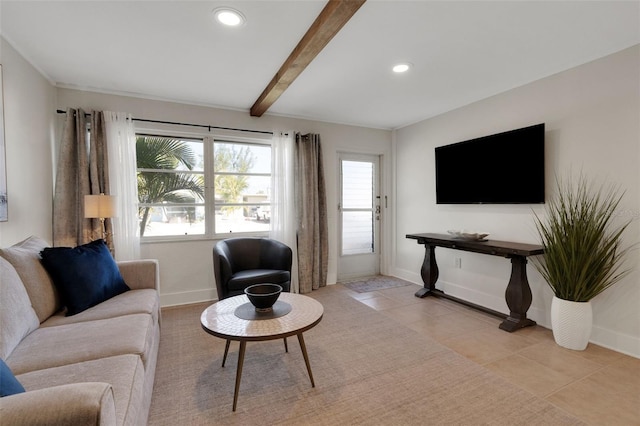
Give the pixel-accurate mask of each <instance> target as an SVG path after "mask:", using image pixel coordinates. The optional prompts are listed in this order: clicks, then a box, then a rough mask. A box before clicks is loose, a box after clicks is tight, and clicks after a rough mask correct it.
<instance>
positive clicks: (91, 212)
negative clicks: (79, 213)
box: [84, 194, 116, 219]
mask: <svg viewBox="0 0 640 426" xmlns="http://www.w3.org/2000/svg"><path fill="white" fill-rule="evenodd" d="M115 198H116V197H115V196H113V195H104V194H100V195H85V196H84V217H86V218H99V219H102V218H105V217H114V216H115V210H116V209H115V204H116V203H115V201H116V200H115Z"/></svg>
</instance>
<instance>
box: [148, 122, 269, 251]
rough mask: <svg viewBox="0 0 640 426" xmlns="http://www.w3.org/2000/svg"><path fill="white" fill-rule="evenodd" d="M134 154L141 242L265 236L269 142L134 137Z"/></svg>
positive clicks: (208, 138) (267, 219)
mask: <svg viewBox="0 0 640 426" xmlns="http://www.w3.org/2000/svg"><path fill="white" fill-rule="evenodd" d="M136 151H137V160H138V197H139V221H140V231H141V236H142V237H148V238H153V237H162V238H167V237H169V238H178V236H179V237H180V238H181V239H184V238H191V237H195V238H197V237H213V236H216V235H220V234H224V235H227V236H228V235H229V233H265V232H268V231H269V224H270V219H271V215H270V202H271V200H270V193H271V145H270V144H269V143H267V142H264V143H256V142H249V141H235V140H233V141H231V140H218V139H214V138H211V137H203V138H201V139H197V138H182V137H170V136H158V135H146V134H138V135H137V138H136Z"/></svg>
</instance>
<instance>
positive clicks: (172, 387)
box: [149, 285, 582, 426]
mask: <svg viewBox="0 0 640 426" xmlns="http://www.w3.org/2000/svg"><path fill="white" fill-rule="evenodd" d="M346 292H347V290H345V288H344V287H343V286H341V285H334V286H327V287H323V288H321V289H319V290H317V291H315V292H313V293H311V294H310V296H311V297H313V298H315V299H317V300H318V301H320V302H321V303H322V304H323V306H324V308H325V312H324V317H323V319H322V321H321V322H320V323H319V324H318V325H317V326H316V327H314V328H312V329H311V330H309V331H307V332H305V335H304V336H305V343H306V346H307V350H308V353H309V358H310V363H311V367H312V370H313V376H314V379H315V383H316V387H315V388H312V387H311V384H310V382H309V377H308V375H307V371H306V368H305V363H304V359H303V357H302V354H301V351H300V347H299V345H298V342H297V339H295V338H290V339H288V342H289V352H288V353H285V352H284V345H283V343H282V340H281V339H280V340H274V341H268V342H249V343H248V344H247V351H246V356H245V362H244V370H243V374H242V383H241V386H240V394H239V398H238V408H237V411H236V412H232V411H231V407H232V404H233V389H234V383H235V374H236V365H237V364H236V362H237V353H238V344H237V343H233V344H232V346H231V349H230V353H229V357H228V359H227V364H226V366H225V367H224V368H223V367H221V362H222V356H223V353H224V344H225V342H224V340H222V339H219V338H216V337H213V336H210V335H208V334H207V333H205V332H204V331H203V330H202V328H201V326H200V314H201V313H202V311H203V310H204V309H205V308H206V306H207V305H206V304H200V305H191V306H187V307H181V308H172V309H166V310H163V312H162V330H161V333H162V335H161V340H160V352H159V358H158V366H157V372H156V381H155V387H154V394H153V400H152V404H151V412H150V417H149V425H150V426H156V425H171V426H174V425H213V424H216V425H218V424H221V425H251V424H261V425H443V424H447V425H480V424H484V425H509V426H512V425H527V426H528V425H573V424H582V423H581V422H580V421H579V420H577V419H576V418H574V417H572V416H570V415H568V414H567V413H566V412H564V411H562V410H560V409H559V408H557V407H555V406H554V405H552V404H551V403H549V402H547V401H545V400H544V399H542V398H539V397H537V396H535V395H533V394H531V393H529V392H526V391H524V390H522V389H520V388H518V387H517V386H514V385H512V384H510V383H509V382H507V381H506V380H504V379H502V378H501V377H500V376H498V375H496V374H494V373H492V372H491V371H489V370H487V369H485V368H483V367H482V366H480V365H478V364H476V363H474V362H472V361H470V360H468V359H467V358H465V357H463V356H461V355H459V354H457V353H455V352H454V351H452V350H450V349H448V348H446V347H444V346H442V345H440V344H439V343H437V342H436V341H434V340H432V339H430V338H428V337H426V336H424V335H422V334H419V333H417V332H416V331H414V330H412V329H410V328H408V327H405V326H403V325H402V324H399V323H397V322H394V321H393V320H391V319H389V318H388V317H387V316H385V315H384V314H382V313H380V312H378V311H376V310H374V309H372V308H370V307H368V306H366V305H364V304H362V303H360V302H358V301H356V300H354V299H353V298H352V297H350V296H349V295H348V294H347V293H346Z"/></svg>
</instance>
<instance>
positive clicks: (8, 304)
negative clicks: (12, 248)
mask: <svg viewBox="0 0 640 426" xmlns="http://www.w3.org/2000/svg"><path fill="white" fill-rule="evenodd" d="M39 325H40V321H39V320H38V317H37V315H36V312H35V311H34V310H33V307H31V301H30V300H29V296H28V295H27V290H26V289H25V288H24V285H22V281H21V280H20V277H19V276H18V273H17V272H16V270H15V269H14V267H13V266H11V264H10V263H9V262H7V261H6V260H5V259H3V258H1V257H0V358H1V359H6V358H7V357H8V356H9V355H10V354H11V352H13V350H14V349H15V347H16V346H17V345H18V343H20V342H21V341H22V339H24V338H25V337H26V336H27V335H28V334H29V333H31V332H32V331H33V330H36V329H37V328H38V326H39Z"/></svg>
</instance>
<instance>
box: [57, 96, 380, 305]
mask: <svg viewBox="0 0 640 426" xmlns="http://www.w3.org/2000/svg"><path fill="white" fill-rule="evenodd" d="M57 101H58V103H57V108H58V109H63V110H64V109H66V108H69V107H71V108H78V107H81V108H83V109H85V110H92V109H95V110H109V111H124V112H128V113H131V114H132V115H133V116H134V117H136V118H145V119H153V120H166V121H173V122H183V123H194V124H207V125H209V124H210V125H216V126H224V127H234V128H243V129H252V130H264V131H282V130H284V131H287V130H294V131H298V132H301V133H309V132H311V133H318V134H320V137H321V142H322V149H323V156H324V158H323V160H324V171H325V179H326V185H327V205H328V210H329V211H328V213H329V215H328V216H329V217H328V219H329V236H330V237H329V273H328V277H327V281H328V283H329V284H333V283H335V282H336V276H337V252H338V250H337V248H338V246H337V245H338V241H337V205H338V200H337V196H338V194H337V189H338V179H337V178H338V175H337V164H338V163H337V158H338V152H341V151H342V152H358V153H370V154H380V155H383V156H384V158H385V160H386V161H387V163H389V162H390V148H391V132H390V131H386V130H376V129H367V128H363V127H354V126H345V125H338V124H330V123H322V122H314V121H308V120H298V119H291V118H284V117H275V116H269V115H264V116H263V117H260V118H256V117H251V116H250V115H249V113H248V111H247V112H245V111H229V110H222V109H215V108H208V107H203V106H194V105H185V104H179V103H171V102H162V101H157V100H148V99H140V98H133V97H125V96H115V95H107V94H100V93H95V92H85V91H80V90H72V89H58V94H57ZM59 122H60V123H61V121H60V120H59ZM383 173H384V170H383ZM213 244H214V241H210V240H207V241H198V242H180V243H175V242H173V243H149V244H144V245H143V247H142V250H141V253H142V255H143V257H149V258H155V259H159V261H160V275H161V276H160V280H161V287H162V288H161V299H162V303H163V305H172V304H181V303H190V302H195V301H201V300H211V299H213V298H216V297H217V296H216V291H215V284H214V281H213V265H212V260H211V256H212V254H211V249H212V247H213Z"/></svg>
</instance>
